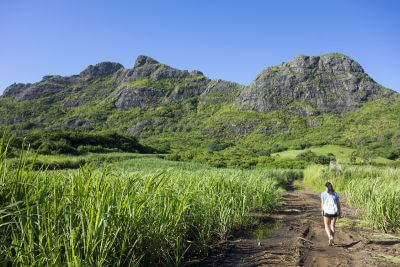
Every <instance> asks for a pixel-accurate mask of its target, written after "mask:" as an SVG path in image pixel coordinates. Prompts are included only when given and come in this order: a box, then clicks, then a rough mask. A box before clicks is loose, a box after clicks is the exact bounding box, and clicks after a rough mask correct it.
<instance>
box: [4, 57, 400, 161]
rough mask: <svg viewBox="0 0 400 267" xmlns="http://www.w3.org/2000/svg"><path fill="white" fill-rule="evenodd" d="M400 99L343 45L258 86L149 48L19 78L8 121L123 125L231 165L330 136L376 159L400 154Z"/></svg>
mask: <svg viewBox="0 0 400 267" xmlns="http://www.w3.org/2000/svg"><path fill="white" fill-rule="evenodd" d="M399 100H400V97H399V94H398V93H397V92H395V91H393V90H390V89H387V88H384V87H383V86H381V85H379V84H378V83H376V82H375V81H374V80H373V79H372V78H371V77H369V76H368V74H366V73H365V72H364V70H363V68H362V67H361V66H360V64H358V63H357V62H355V61H354V60H352V59H351V58H349V57H348V56H346V55H342V54H338V53H333V54H327V55H322V56H298V57H296V58H294V59H293V60H292V61H290V62H284V63H282V64H281V65H279V66H275V67H269V68H267V69H265V70H263V71H262V72H261V73H260V74H258V75H257V76H256V78H255V80H254V81H253V82H252V83H251V84H250V85H248V86H244V85H240V84H237V83H233V82H228V81H224V80H212V79H209V78H207V77H205V76H204V75H203V73H202V72H200V71H191V72H189V71H186V70H178V69H175V68H172V67H170V66H167V65H165V64H161V63H159V62H158V61H156V60H154V59H152V58H150V57H147V56H139V57H138V58H137V59H136V62H135V64H134V66H133V68H131V69H129V68H128V69H127V68H124V67H123V66H122V65H121V64H119V63H113V62H102V63H99V64H96V65H94V66H92V65H90V66H89V67H88V68H86V69H85V70H83V71H82V72H81V73H80V74H79V75H73V76H69V77H63V76H57V75H49V76H44V77H43V79H42V80H41V81H40V82H37V83H33V84H19V83H18V84H13V85H11V86H9V87H8V88H6V90H5V91H4V94H3V96H2V97H1V98H0V114H2V116H1V118H0V126H1V128H7V129H9V130H10V131H11V132H12V133H13V134H15V135H16V136H19V137H21V136H29V135H32V134H33V133H35V134H36V135H38V134H39V135H40V133H43V132H50V131H51V132H53V131H56V132H57V131H70V132H85V133H97V134H100V135H104V134H113V133H117V134H122V135H126V136H130V137H132V138H135V140H136V139H137V140H139V142H140V143H141V144H142V145H144V146H146V147H152V148H154V149H156V150H158V151H163V152H167V153H170V154H171V155H172V156H170V157H171V158H173V159H183V160H197V161H206V162H209V163H210V161H211V163H215V164H217V165H218V164H221V166H225V165H235V164H239V163H240V162H241V161H242V159H243V157H245V158H246V161H247V162H246V164H247V165H250V166H251V165H254V164H261V163H260V162H264V163H265V164H271V162H272V161H279V159H277V158H276V157H275V158H272V157H269V155H270V154H271V153H274V152H279V151H283V150H287V149H304V148H307V147H312V146H322V145H327V144H329V145H338V146H343V147H349V148H353V149H355V150H356V151H357V156H358V157H361V158H364V159H366V160H368V159H371V158H373V157H376V156H382V157H385V158H388V159H390V160H396V159H397V158H399V156H400V134H399V132H400V120H399V119H398V118H399V115H400V101H399ZM294 161H296V160H294ZM242 163H243V162H242ZM297 163H298V162H297Z"/></svg>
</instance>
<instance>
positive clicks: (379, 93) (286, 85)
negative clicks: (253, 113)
mask: <svg viewBox="0 0 400 267" xmlns="http://www.w3.org/2000/svg"><path fill="white" fill-rule="evenodd" d="M393 93H394V92H393V91H391V90H387V89H385V88H383V87H382V86H381V85H379V84H377V83H376V82H375V81H374V80H372V79H371V78H370V77H369V76H368V75H367V74H366V73H365V72H364V70H363V68H362V67H361V65H360V64H359V63H358V62H356V61H354V60H353V59H351V58H350V57H348V56H346V55H343V54H339V53H331V54H326V55H321V56H304V55H300V56H297V57H295V58H294V59H292V60H291V61H289V62H284V63H282V64H281V65H279V66H276V67H269V68H267V69H265V70H263V71H262V72H261V73H260V74H258V75H257V77H256V79H255V80H254V81H253V82H252V83H251V84H250V86H248V87H247V88H246V89H245V90H243V91H242V92H241V94H240V96H239V98H238V101H237V104H238V105H240V106H243V107H244V108H246V109H253V110H257V111H270V110H275V109H280V108H282V107H288V106H290V105H296V103H303V104H302V106H304V103H307V105H310V106H312V107H313V108H314V109H315V110H316V111H318V112H344V111H348V110H353V109H356V108H358V107H360V106H361V104H362V103H364V102H366V101H369V100H372V99H379V98H382V97H388V96H390V95H392V94H393Z"/></svg>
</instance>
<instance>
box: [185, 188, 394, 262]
mask: <svg viewBox="0 0 400 267" xmlns="http://www.w3.org/2000/svg"><path fill="white" fill-rule="evenodd" d="M303 188H304V187H303ZM283 200H284V206H283V209H282V210H281V211H279V212H277V213H275V214H264V215H262V219H261V224H265V225H266V226H268V225H269V224H270V222H271V221H274V220H275V221H276V220H280V221H282V222H283V225H282V227H281V228H280V229H278V230H276V231H275V232H273V233H272V234H271V235H270V236H269V237H267V238H265V239H262V238H261V239H260V240H258V239H256V238H254V237H253V236H254V235H252V231H240V232H237V233H235V234H234V236H233V237H231V238H230V239H228V240H227V241H225V242H222V243H220V244H218V245H215V246H213V247H212V249H211V253H210V256H209V257H207V258H204V259H201V260H197V261H191V262H188V263H187V265H189V266H363V267H364V266H395V265H393V264H392V263H390V262H387V261H384V260H382V259H381V258H378V257H377V256H376V255H379V254H386V255H392V256H399V254H400V250H399V249H398V247H399V244H400V239H394V240H387V239H384V238H381V239H379V238H377V237H376V235H374V234H375V233H377V232H376V231H373V230H370V229H360V228H357V229H350V228H337V231H336V236H335V243H336V245H335V246H333V247H330V246H328V238H327V235H326V233H325V230H324V225H323V220H322V217H321V214H320V207H319V205H320V204H319V201H320V199H319V194H317V193H315V192H312V191H311V190H309V189H307V188H305V189H300V190H292V191H288V192H286V193H284V195H283ZM342 206H344V207H343V208H342V210H343V216H344V217H346V218H353V219H355V218H356V217H357V212H356V210H354V209H351V208H349V207H347V206H346V205H342ZM339 220H341V219H339ZM253 231H254V230H253ZM396 247H397V249H396Z"/></svg>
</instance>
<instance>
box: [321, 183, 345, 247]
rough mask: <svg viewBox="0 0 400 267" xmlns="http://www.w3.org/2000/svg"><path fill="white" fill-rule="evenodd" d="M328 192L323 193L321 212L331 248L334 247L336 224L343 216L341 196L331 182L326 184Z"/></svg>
mask: <svg viewBox="0 0 400 267" xmlns="http://www.w3.org/2000/svg"><path fill="white" fill-rule="evenodd" d="M325 187H326V191H324V192H322V193H321V212H322V216H323V217H324V225H325V231H326V234H327V235H328V239H329V246H332V245H334V244H335V243H334V242H333V239H334V237H335V224H336V219H337V217H340V216H341V208H340V202H339V195H338V194H337V193H336V192H335V190H334V189H333V186H332V184H331V183H330V182H326V184H325Z"/></svg>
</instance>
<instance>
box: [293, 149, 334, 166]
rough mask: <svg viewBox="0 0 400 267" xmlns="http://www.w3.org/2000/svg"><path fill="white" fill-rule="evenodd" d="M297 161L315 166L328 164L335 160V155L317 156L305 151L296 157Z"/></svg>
mask: <svg viewBox="0 0 400 267" xmlns="http://www.w3.org/2000/svg"><path fill="white" fill-rule="evenodd" d="M296 158H297V159H300V160H304V161H307V162H309V163H315V164H323V165H326V164H329V163H330V162H331V161H332V160H335V155H333V154H332V153H329V154H328V155H317V154H316V153H314V152H312V151H311V150H306V151H304V152H302V153H300V154H298V155H297V156H296Z"/></svg>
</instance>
